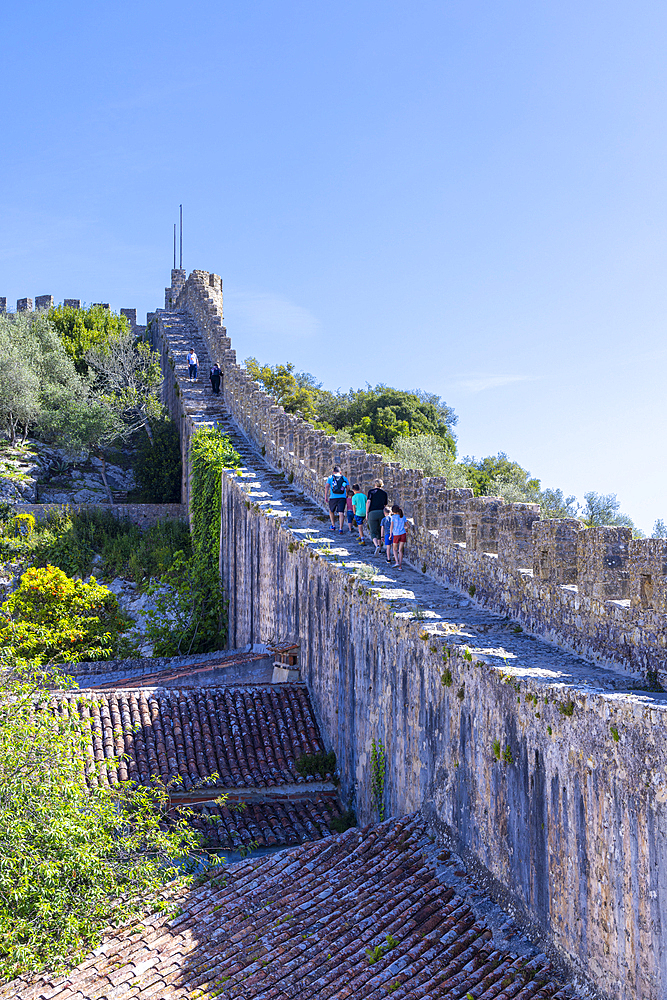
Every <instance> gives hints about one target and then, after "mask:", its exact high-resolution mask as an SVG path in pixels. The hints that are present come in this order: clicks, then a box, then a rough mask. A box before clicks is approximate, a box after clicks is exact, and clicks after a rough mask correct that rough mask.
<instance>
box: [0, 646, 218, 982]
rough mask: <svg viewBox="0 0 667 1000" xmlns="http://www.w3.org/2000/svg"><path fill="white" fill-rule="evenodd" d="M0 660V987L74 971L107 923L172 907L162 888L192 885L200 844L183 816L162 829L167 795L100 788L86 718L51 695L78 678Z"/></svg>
mask: <svg viewBox="0 0 667 1000" xmlns="http://www.w3.org/2000/svg"><path fill="white" fill-rule="evenodd" d="M0 656H1V658H2V659H1V662H0V857H1V858H2V864H1V865H0V978H1V979H5V980H7V979H12V978H13V977H15V976H17V975H21V974H26V973H35V972H39V971H41V970H44V969H55V970H61V969H63V968H66V967H68V966H72V965H74V964H76V963H77V962H78V961H80V960H81V959H82V958H83V957H84V956H85V955H86V954H87V953H88V952H89V951H90V950H91V949H92V948H94V947H95V946H96V945H97V944H99V942H100V940H101V937H102V934H103V932H104V930H105V928H106V927H108V926H109V924H114V923H120V922H123V921H124V920H126V919H128V918H129V917H131V916H133V915H136V914H140V913H145V912H151V911H155V910H160V909H165V907H166V903H165V902H164V900H163V899H162V898H161V897H160V892H159V890H160V889H161V887H162V886H164V885H165V884H166V883H167V882H170V881H172V880H173V879H175V878H177V877H179V878H181V879H183V880H184V881H185V879H186V877H187V876H185V875H184V874H180V873H182V872H183V871H184V870H185V869H187V868H188V867H192V860H193V859H194V858H196V856H197V853H198V851H199V837H198V835H197V834H196V832H195V831H194V830H193V829H192V827H190V826H189V825H188V824H187V823H186V821H185V818H184V817H178V816H177V817H175V818H172V819H171V821H170V822H168V823H167V822H165V820H166V817H167V813H168V811H169V808H170V797H169V789H167V788H165V787H164V786H163V785H161V784H159V783H155V784H153V785H151V786H149V787H137V786H135V785H133V784H132V783H130V782H127V783H122V784H120V785H119V786H117V787H113V788H110V787H109V786H108V785H107V784H106V783H105V782H104V781H103V780H102V776H101V774H100V775H98V772H97V768H98V767H99V765H98V764H97V763H96V762H95V761H94V758H93V757H92V756H91V754H90V730H89V728H88V726H89V723H86V721H85V720H84V718H83V715H84V713H79V712H78V711H76V710H74V711H71V712H62V711H55V710H54V708H53V695H52V694H51V691H52V690H53V688H67V687H71V686H72V681H71V679H70V678H69V677H67V676H65V675H62V674H60V673H59V672H57V671H56V670H55V669H54V668H51V667H49V668H44V667H40V666H39V665H38V664H36V663H34V662H25V661H20V660H16V658H15V657H13V656H11V655H10V654H9V652H8V651H7V650H6V649H4V650H2V652H1V653H0ZM106 764H107V765H113V760H107V761H106ZM84 776H85V777H84ZM86 779H87V780H86ZM179 869H180V872H179Z"/></svg>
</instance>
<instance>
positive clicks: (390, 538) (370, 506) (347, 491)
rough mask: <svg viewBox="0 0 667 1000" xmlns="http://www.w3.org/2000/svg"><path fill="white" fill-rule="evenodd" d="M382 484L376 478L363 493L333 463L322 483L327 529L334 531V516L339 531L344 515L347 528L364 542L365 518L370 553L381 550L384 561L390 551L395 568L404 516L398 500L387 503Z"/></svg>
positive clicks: (400, 555)
mask: <svg viewBox="0 0 667 1000" xmlns="http://www.w3.org/2000/svg"><path fill="white" fill-rule="evenodd" d="M383 487H384V483H383V482H382V480H381V479H376V480H375V485H374V486H373V488H372V489H370V490H369V491H368V495H366V494H365V493H364V492H363V491H362V489H361V486H360V485H359V483H353V484H352V485H350V481H349V479H348V478H347V477H346V476H344V475H343V473H342V472H341V471H340V466H338V465H334V467H333V472H332V474H331V475H330V476H329V478H328V479H327V481H326V486H325V498H326V500H327V503H328V504H329V517H330V519H331V530H332V531H336V519H337V520H338V533H339V534H340V535H342V534H343V531H344V525H345V519H346V517H347V524H348V528H349V530H350V532H354V531H357V532H358V534H359V544H360V545H365V544H366V542H365V539H364V522H366V523H367V524H368V533H369V535H370V536H371V538H372V540H373V545H374V546H375V551H374V553H373V555H375V556H377V555H379V554H380V553H381V552H382V551H383V550H384V552H385V554H386V559H387V562H388V563H391V561H392V560H391V556H392V553H393V557H394V561H393V565H394V566H395V567H396V569H402V568H403V549H404V548H405V543H406V541H407V533H406V523H407V518H406V517H405V515H404V514H403V511H402V510H401V508H400V507H399V506H398V504H394V505H393V506H392V507H389V497H388V495H387V493H386V491H385V490H384V489H383Z"/></svg>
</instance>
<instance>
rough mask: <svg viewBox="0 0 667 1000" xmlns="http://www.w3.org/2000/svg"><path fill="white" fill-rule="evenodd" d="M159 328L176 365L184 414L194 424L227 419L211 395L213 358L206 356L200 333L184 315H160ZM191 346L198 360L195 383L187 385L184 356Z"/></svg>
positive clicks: (179, 313) (216, 397)
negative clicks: (160, 327)
mask: <svg viewBox="0 0 667 1000" xmlns="http://www.w3.org/2000/svg"><path fill="white" fill-rule="evenodd" d="M162 327H163V329H164V332H165V333H166V334H167V336H168V337H169V345H170V348H171V353H172V355H173V358H174V360H175V363H176V368H175V374H176V378H177V379H178V386H179V389H180V394H181V399H182V400H183V404H184V407H185V409H186V411H187V412H188V414H189V415H190V416H191V417H192V419H193V420H194V421H195V422H196V423H200V424H206V425H208V426H211V425H213V426H215V425H216V424H217V422H218V421H219V420H223V419H224V418H225V417H226V416H227V411H226V410H225V406H224V403H223V401H222V395H220V396H214V395H213V389H212V387H211V382H210V379H209V372H210V370H211V366H212V364H213V361H214V360H217V359H212V358H211V357H210V355H209V352H208V348H207V346H206V344H205V342H204V340H203V338H202V336H201V334H200V333H199V331H198V330H197V327H196V325H195V324H194V322H193V321H192V319H191V318H190V317H189V316H188V314H187V313H185V312H165V313H163V314H162ZM191 347H192V348H194V351H195V354H196V355H197V357H198V358H199V371H198V373H197V380H196V381H195V382H190V380H189V377H188V361H187V355H188V352H189V350H190V348H191Z"/></svg>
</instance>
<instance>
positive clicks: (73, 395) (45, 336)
mask: <svg viewBox="0 0 667 1000" xmlns="http://www.w3.org/2000/svg"><path fill="white" fill-rule="evenodd" d="M0 353H1V355H2V358H3V364H2V366H1V367H0V421H1V422H2V424H3V426H4V429H5V430H6V432H7V433H8V435H9V437H10V439H11V441H12V443H14V442H15V441H16V439H17V437H18V435H19V434H21V436H22V437H23V439H24V440H25V437H26V436H27V434H28V432H29V431H30V430H31V429H34V430H35V432H36V433H37V434H39V435H40V436H41V437H43V438H45V439H46V440H49V436H50V435H51V436H52V435H54V434H57V435H60V436H67V435H68V434H72V433H73V432H74V430H75V427H76V418H75V419H72V414H71V408H72V407H76V406H78V407H81V408H82V409H85V407H86V405H87V402H88V398H89V394H90V386H89V383H88V382H86V381H85V380H84V379H82V378H81V377H80V376H79V375H78V373H77V371H76V369H75V367H74V364H73V362H72V360H71V359H70V358H69V357H68V356H67V353H66V352H65V350H64V348H63V345H62V343H61V341H60V338H59V337H58V335H57V333H56V331H55V330H54V328H53V326H52V324H51V323H50V322H49V320H48V319H47V317H46V316H44V315H43V314H34V313H29V314H15V315H10V316H0Z"/></svg>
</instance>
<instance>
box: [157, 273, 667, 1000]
mask: <svg viewBox="0 0 667 1000" xmlns="http://www.w3.org/2000/svg"><path fill="white" fill-rule="evenodd" d="M165 299H166V302H167V303H168V305H171V307H172V309H175V310H178V311H179V315H181V316H183V317H187V318H188V322H190V321H191V322H192V324H193V329H194V328H196V329H197V330H198V331H199V332H200V333H201V335H202V337H203V339H204V341H205V343H206V344H207V345H208V349H209V353H210V354H211V357H212V358H215V359H217V360H219V361H220V364H221V367H222V368H223V373H224V376H223V391H224V400H225V403H226V405H227V408H228V409H229V411H231V413H232V415H233V416H234V418H235V420H236V422H237V423H238V424H239V425H240V427H241V428H242V429H243V431H244V432H245V434H246V435H247V436H248V437H249V438H250V439H251V440H252V441H254V442H255V443H256V444H257V446H258V448H259V449H260V450H261V451H262V452H263V453H264V455H265V457H266V459H267V461H268V462H269V463H270V464H271V465H272V466H273V467H275V468H278V469H281V470H282V471H283V472H284V473H285V474H286V476H287V477H288V478H292V481H293V482H294V483H295V484H296V485H298V486H300V487H301V488H302V489H303V490H304V491H305V492H307V493H308V494H310V495H311V496H313V497H314V498H315V499H317V500H320V501H322V500H323V479H324V477H325V476H326V475H327V474H329V472H330V469H331V466H332V464H333V463H334V462H337V463H339V464H341V465H342V466H344V468H345V470H346V472H347V473H348V474H349V475H350V477H352V478H354V479H358V480H360V481H361V482H362V484H363V485H365V486H367V485H370V483H371V482H372V480H373V479H374V478H376V477H380V478H382V479H384V480H385V483H386V484H387V485H388V488H389V492H390V493H391V494H392V496H393V497H394V498H395V499H396V500H398V501H400V502H401V504H402V506H403V507H404V508H405V509H407V512H408V513H409V515H410V516H411V517H412V518H413V519H414V526H413V527H412V529H411V532H410V543H409V544H410V559H411V562H412V564H413V565H415V566H417V567H418V568H421V569H423V570H424V571H425V572H427V573H429V574H430V575H432V576H433V577H434V578H435V579H439V580H443V581H444V580H447V581H452V582H453V583H454V584H455V585H456V586H458V587H461V588H465V589H466V590H468V591H469V592H472V591H473V588H474V596H475V599H477V600H480V601H481V602H482V603H485V604H487V605H488V606H490V607H492V608H494V609H496V610H498V611H500V612H501V613H503V614H507V615H510V616H512V617H514V618H515V619H517V620H518V621H521V622H523V623H525V624H526V625H527V626H528V627H529V628H530V629H531V630H532V631H533V632H536V633H539V634H541V635H544V636H545V637H547V638H553V639H554V640H556V641H557V642H558V643H560V644H566V645H570V646H571V647H572V648H574V649H577V650H580V651H582V652H585V653H587V654H588V656H589V657H591V658H593V659H598V660H613V661H614V662H615V663H616V664H619V663H620V664H622V665H624V666H625V667H626V668H627V669H630V670H642V669H643V670H649V669H650V670H653V671H656V672H658V673H659V672H660V671H662V670H664V667H663V663H664V661H663V658H662V650H663V645H662V636H663V632H662V629H663V626H664V617H663V614H664V610H665V606H664V600H665V591H664V578H665V570H664V568H663V561H664V555H665V549H664V546H663V543H661V542H655V541H651V542H648V543H641V544H639V543H635V542H633V541H632V539H631V538H630V537H629V533H628V532H627V531H626V530H624V529H595V530H589V531H584V529H582V527H581V525H580V524H579V522H576V521H568V520H560V521H556V520H554V521H542V520H540V518H539V511H538V510H537V508H536V507H535V506H533V505H530V504H505V503H504V502H503V501H502V500H500V499H499V498H492V497H481V498H474V497H473V496H472V495H471V492H470V491H469V490H447V488H446V483H445V481H444V480H442V479H425V478H424V477H423V476H422V475H421V474H420V473H419V472H415V471H412V470H404V469H401V468H400V467H399V466H398V465H395V464H386V463H384V462H383V461H382V459H381V457H380V456H376V455H367V454H366V453H365V452H363V451H360V450H357V449H352V448H350V447H349V446H348V445H340V444H338V443H337V442H336V441H335V440H334V439H333V438H331V437H329V436H328V435H325V434H323V433H321V432H319V431H316V430H314V429H313V428H312V427H310V426H309V425H308V424H306V423H305V422H303V421H301V420H299V419H298V418H295V417H292V416H290V415H288V414H285V413H284V412H283V410H282V408H281V407H278V406H276V405H275V404H274V402H273V400H271V399H270V398H269V397H268V396H266V394H264V393H263V392H261V390H259V389H258V387H257V386H256V385H255V383H253V382H252V381H251V380H250V379H248V377H247V376H246V375H245V373H244V372H243V370H242V369H241V368H240V367H239V366H238V365H237V364H236V357H235V354H234V351H233V350H232V349H231V345H230V342H229V340H228V338H227V336H226V331H225V328H224V325H223V322H222V308H221V283H220V280H219V279H218V278H217V276H215V275H209V274H208V273H207V272H203V271H196V272H193V274H192V275H190V277H189V278H186V276H185V274H184V272H173V273H172V288H170V289H167V291H166V296H165ZM154 318H155V320H156V322H155V323H154V324H153V334H154V342H155V343H156V346H160V344H161V350H162V363H163V371H164V372H165V376H166V378H165V394H166V401H168V402H169V404H170V407H171V410H172V414H173V415H174V416H175V417H176V418H178V419H179V421H180V425H181V440H182V443H183V446H184V458H185V459H186V460H185V461H184V466H185V467H186V468H187V464H188V463H187V447H188V443H189V439H190V436H191V434H192V431H193V430H194V428H195V427H196V426H197V425H201V424H202V423H204V424H206V423H210V413H209V412H208V411H207V412H205V413H204V412H202V411H201V408H200V409H199V410H197V408H196V405H193V404H191V403H189V402H188V399H189V398H190V397H189V396H188V387H187V386H186V385H185V380H183V384H182V385H179V376H180V370H179V368H178V366H175V365H174V354H173V353H172V352H171V351H170V347H169V344H168V343H167V340H168V337H169V322H170V319H169V312H168V311H163V310H160V311H158V313H156V314H155V317H154ZM161 341H162V343H161ZM182 346H183V345H182V344H181V345H180V348H179V350H180V353H182V349H181V348H182ZM178 356H179V357H180V354H178ZM185 475H186V479H185V480H184V491H185V493H184V495H185V496H187V489H188V482H187V472H186V474H185ZM220 569H221V576H222V579H223V584H224V586H225V591H226V594H227V596H228V599H229V631H230V635H229V643H230V646H231V647H237V648H239V647H241V646H244V645H245V644H247V643H253V642H257V643H261V642H262V641H266V640H267V637H269V636H279V637H282V638H289V639H293V640H298V641H299V643H300V647H301V652H300V666H301V671H302V676H303V679H304V680H306V681H307V682H308V684H309V687H310V690H311V692H312V694H313V701H314V704H315V705H316V707H317V711H318V714H319V716H320V720H321V724H322V728H323V732H325V733H326V734H327V738H328V743H329V745H330V746H331V747H332V748H333V749H334V750H335V751H336V755H337V758H338V762H339V766H340V770H341V791H342V794H343V797H344V799H345V800H346V801H349V802H351V803H352V804H353V805H354V806H355V808H356V810H357V812H358V816H359V819H360V821H361V822H362V823H363V822H369V821H371V820H374V819H377V817H378V810H377V803H376V802H375V801H374V798H373V794H372V790H371V743H372V741H373V740H376V741H377V740H381V741H382V742H383V744H384V746H385V748H386V753H387V771H386V778H385V790H384V805H385V807H386V810H387V814H388V815H391V814H393V815H396V814H402V813H406V812H409V811H411V810H413V809H417V808H422V809H423V810H424V812H425V813H426V814H427V815H429V816H430V817H431V821H432V824H433V829H434V831H439V832H440V834H441V835H444V836H445V837H449V838H450V839H451V841H452V842H453V844H455V845H456V847H457V849H458V850H460V851H461V852H462V853H463V854H464V855H465V856H466V858H467V860H468V861H469V862H470V863H471V864H473V865H475V864H476V865H478V866H480V870H481V871H483V872H485V873H486V874H487V876H488V878H489V879H490V880H492V881H494V880H495V881H494V885H495V888H496V890H497V892H498V893H499V894H500V895H501V896H502V895H503V893H505V894H506V898H507V899H509V901H511V903H513V905H516V906H517V907H518V908H519V909H520V910H522V911H523V912H524V914H525V915H526V917H527V919H528V920H531V921H533V922H534V929H535V933H537V934H539V933H540V931H541V932H542V933H543V934H544V936H545V938H546V941H547V942H550V943H551V944H552V945H554V946H555V947H556V949H557V950H558V951H559V952H560V953H561V954H563V955H565V956H567V957H568V958H569V959H570V960H571V961H572V962H573V964H574V965H575V966H577V967H578V968H580V969H581V970H582V972H583V973H584V974H586V975H587V976H589V977H592V978H593V979H594V980H595V981H596V983H597V985H598V986H599V987H600V988H601V989H602V990H604V991H605V992H606V993H607V994H608V995H609V996H612V997H614V998H618V1000H630V998H633V1000H634V998H640V1000H664V998H665V997H666V996H667V950H666V949H665V948H664V941H663V938H664V934H663V927H664V924H665V913H666V912H667V909H666V907H667V903H666V901H667V883H666V882H665V872H666V871H667V832H666V831H667V816H666V815H665V811H666V809H667V791H666V788H667V785H666V776H667V739H666V738H665V731H666V730H665V726H666V723H667V704H666V703H665V699H664V696H661V695H660V694H651V693H648V692H647V693H638V692H637V693H628V692H621V691H618V690H603V687H602V684H601V683H600V685H598V687H597V688H596V687H595V682H594V681H593V683H592V684H591V685H590V686H589V685H587V686H586V687H583V688H582V687H580V686H579V687H578V686H577V685H576V683H575V682H571V683H570V682H568V683H565V682H559V681H558V680H556V679H554V678H553V676H549V677H544V676H541V675H540V671H539V670H536V671H533V672H530V671H525V672H524V673H523V675H522V672H521V670H518V672H516V671H513V670H512V668H511V667H503V669H500V668H499V667H496V666H492V665H490V664H488V663H485V662H482V661H481V660H477V659H476V658H475V657H474V656H472V657H471V656H470V655H469V656H468V657H466V655H465V652H462V651H461V650H460V649H459V648H458V647H455V646H453V645H452V646H447V645H444V644H443V643H442V640H436V639H434V638H432V637H429V635H428V634H427V632H426V630H425V629H422V627H421V626H420V625H419V623H417V622H412V623H408V622H407V621H405V620H399V619H397V618H396V617H395V616H394V615H393V614H392V612H391V610H390V609H388V608H386V607H384V606H383V605H382V606H381V605H380V604H379V602H378V601H377V600H376V599H375V598H374V597H373V596H372V595H371V594H370V593H369V589H368V587H367V585H366V583H364V581H363V580H354V579H352V578H351V577H350V575H349V574H348V573H346V572H345V571H344V570H343V569H342V568H340V567H337V566H335V565H332V564H331V563H329V562H327V561H326V560H325V559H320V558H318V554H317V553H316V552H314V551H313V550H312V549H311V548H309V547H308V546H306V545H304V544H302V543H300V542H299V541H298V540H296V539H295V536H294V534H292V533H291V532H290V531H289V530H288V527H287V524H286V523H284V521H282V520H281V519H278V518H274V517H270V516H268V515H267V513H266V511H262V509H260V508H259V507H258V506H255V505H254V504H252V503H250V502H249V499H248V497H247V495H246V493H245V492H244V490H243V489H242V488H241V486H240V485H239V482H238V480H237V478H236V477H233V476H227V475H223V484H222V525H221V556H220ZM592 670H593V673H595V670H594V668H592Z"/></svg>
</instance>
